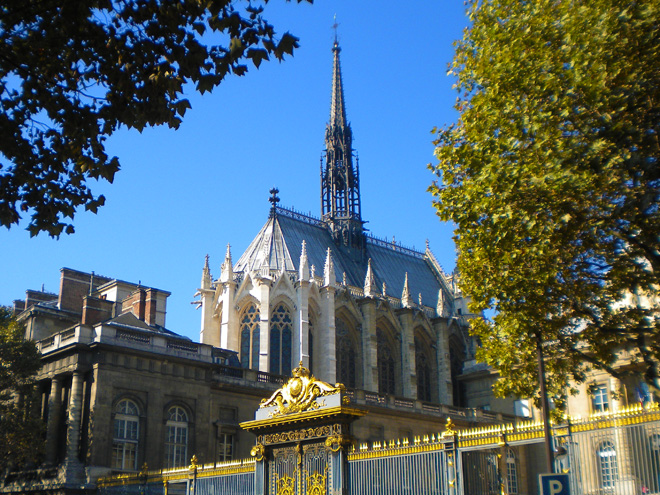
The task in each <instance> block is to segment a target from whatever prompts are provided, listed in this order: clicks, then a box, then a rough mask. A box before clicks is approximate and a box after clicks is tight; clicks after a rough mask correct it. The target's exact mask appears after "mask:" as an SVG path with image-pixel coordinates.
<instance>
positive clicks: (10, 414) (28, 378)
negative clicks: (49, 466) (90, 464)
mask: <svg viewBox="0 0 660 495" xmlns="http://www.w3.org/2000/svg"><path fill="white" fill-rule="evenodd" d="M40 368H41V361H40V358H39V352H38V351H37V347H36V346H35V344H34V342H32V341H29V340H25V338H24V329H23V326H22V325H19V324H18V323H17V322H16V320H15V319H14V318H13V317H12V316H11V312H10V311H9V309H8V308H4V307H1V306H0V472H2V471H4V470H5V469H6V468H8V467H10V466H26V465H27V464H28V463H30V462H34V461H36V460H37V459H38V456H39V454H40V452H41V448H40V446H41V445H42V444H43V437H42V433H43V424H42V421H41V418H39V414H38V413H39V411H38V407H37V406H38V404H37V402H36V399H37V397H36V386H35V375H36V373H37V372H38V371H39V369H40Z"/></svg>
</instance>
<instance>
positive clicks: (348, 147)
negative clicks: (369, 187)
mask: <svg viewBox="0 0 660 495" xmlns="http://www.w3.org/2000/svg"><path fill="white" fill-rule="evenodd" d="M340 51H341V48H339V42H338V41H337V40H336V39H335V42H334V45H333V47H332V52H333V59H334V61H333V70H332V101H331V104H330V122H328V124H327V126H326V128H325V153H324V160H323V164H322V166H321V214H322V217H323V220H325V221H326V222H327V224H328V227H329V228H330V231H331V233H332V236H333V239H334V240H335V242H336V243H337V244H343V245H344V246H349V247H354V248H359V249H362V248H363V247H364V228H363V222H362V216H361V213H360V172H359V167H358V163H357V157H355V164H354V163H353V160H354V156H353V132H352V131H351V126H350V124H349V123H348V121H347V120H346V104H345V102H344V86H343V82H342V78H341V66H340V64H339V52H340Z"/></svg>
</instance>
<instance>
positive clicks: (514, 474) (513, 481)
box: [506, 449, 518, 495]
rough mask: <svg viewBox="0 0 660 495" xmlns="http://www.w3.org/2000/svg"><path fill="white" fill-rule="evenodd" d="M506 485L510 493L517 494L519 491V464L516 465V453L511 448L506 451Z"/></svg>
mask: <svg viewBox="0 0 660 495" xmlns="http://www.w3.org/2000/svg"><path fill="white" fill-rule="evenodd" d="M506 487H507V493H508V494H510V495H516V494H517V493H518V466H517V465H516V455H515V454H514V453H513V450H511V449H508V450H507V451H506Z"/></svg>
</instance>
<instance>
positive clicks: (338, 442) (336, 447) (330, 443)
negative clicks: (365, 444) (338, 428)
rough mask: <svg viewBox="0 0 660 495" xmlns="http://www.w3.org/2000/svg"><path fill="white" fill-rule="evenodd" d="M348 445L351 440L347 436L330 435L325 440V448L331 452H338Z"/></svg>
mask: <svg viewBox="0 0 660 495" xmlns="http://www.w3.org/2000/svg"><path fill="white" fill-rule="evenodd" d="M350 444H351V439H350V437H348V436H347V435H332V436H330V437H328V438H326V439H325V446H326V447H327V448H328V449H329V450H330V451H332V452H339V451H340V450H341V449H342V448H343V447H346V446H347V445H350Z"/></svg>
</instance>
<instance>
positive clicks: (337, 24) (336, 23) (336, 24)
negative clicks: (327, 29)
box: [332, 14, 339, 44]
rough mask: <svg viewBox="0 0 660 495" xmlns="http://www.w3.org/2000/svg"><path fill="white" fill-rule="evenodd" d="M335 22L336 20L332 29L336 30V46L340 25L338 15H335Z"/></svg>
mask: <svg viewBox="0 0 660 495" xmlns="http://www.w3.org/2000/svg"><path fill="white" fill-rule="evenodd" d="M334 20H335V23H334V24H333V25H332V29H334V30H335V44H336V43H338V40H337V38H338V37H337V28H338V27H339V23H338V22H337V14H335V17H334Z"/></svg>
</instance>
